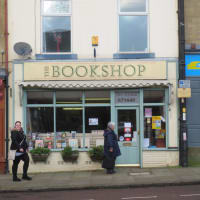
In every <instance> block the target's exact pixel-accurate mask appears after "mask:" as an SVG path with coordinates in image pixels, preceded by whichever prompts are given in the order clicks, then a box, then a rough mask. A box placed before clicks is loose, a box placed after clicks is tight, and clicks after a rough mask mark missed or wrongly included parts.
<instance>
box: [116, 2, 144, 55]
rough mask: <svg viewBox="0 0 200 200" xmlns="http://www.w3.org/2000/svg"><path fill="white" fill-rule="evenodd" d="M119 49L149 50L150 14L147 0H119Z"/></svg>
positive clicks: (131, 50)
mask: <svg viewBox="0 0 200 200" xmlns="http://www.w3.org/2000/svg"><path fill="white" fill-rule="evenodd" d="M119 2H120V11H119V51H120V52H147V50H148V24H147V22H148V20H147V19H148V14H147V7H146V4H147V3H146V0H119Z"/></svg>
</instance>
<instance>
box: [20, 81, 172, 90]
mask: <svg viewBox="0 0 200 200" xmlns="http://www.w3.org/2000/svg"><path fill="white" fill-rule="evenodd" d="M19 86H21V87H24V88H49V89H51V88H52V89H53V88H60V89H65V88H66V89H70V88H77V89H78V88H80V89H84V88H142V87H153V86H154V87H155V86H162V87H169V86H172V83H171V82H169V81H163V80H114V81H110V80H109V81H106V80H104V81H24V82H21V83H19Z"/></svg>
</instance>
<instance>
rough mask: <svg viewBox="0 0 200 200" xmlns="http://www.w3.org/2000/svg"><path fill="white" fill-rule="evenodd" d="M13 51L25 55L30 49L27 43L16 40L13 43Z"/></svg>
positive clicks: (29, 52)
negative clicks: (16, 41)
mask: <svg viewBox="0 0 200 200" xmlns="http://www.w3.org/2000/svg"><path fill="white" fill-rule="evenodd" d="M14 51H15V53H17V54H18V55H20V56H27V55H29V54H31V52H32V49H31V46H30V45H29V44H28V43H25V42H18V43H16V44H15V45H14Z"/></svg>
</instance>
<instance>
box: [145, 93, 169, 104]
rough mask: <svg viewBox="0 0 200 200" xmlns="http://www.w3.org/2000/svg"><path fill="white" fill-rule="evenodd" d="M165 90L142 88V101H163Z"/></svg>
mask: <svg viewBox="0 0 200 200" xmlns="http://www.w3.org/2000/svg"><path fill="white" fill-rule="evenodd" d="M164 101H165V90H144V103H164Z"/></svg>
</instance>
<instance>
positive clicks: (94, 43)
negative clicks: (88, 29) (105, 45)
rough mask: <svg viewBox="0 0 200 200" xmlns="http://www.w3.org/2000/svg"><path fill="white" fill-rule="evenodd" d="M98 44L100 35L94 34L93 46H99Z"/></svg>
mask: <svg viewBox="0 0 200 200" xmlns="http://www.w3.org/2000/svg"><path fill="white" fill-rule="evenodd" d="M98 44H99V37H98V36H92V46H98Z"/></svg>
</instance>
